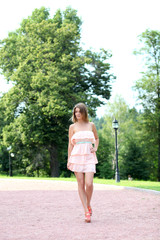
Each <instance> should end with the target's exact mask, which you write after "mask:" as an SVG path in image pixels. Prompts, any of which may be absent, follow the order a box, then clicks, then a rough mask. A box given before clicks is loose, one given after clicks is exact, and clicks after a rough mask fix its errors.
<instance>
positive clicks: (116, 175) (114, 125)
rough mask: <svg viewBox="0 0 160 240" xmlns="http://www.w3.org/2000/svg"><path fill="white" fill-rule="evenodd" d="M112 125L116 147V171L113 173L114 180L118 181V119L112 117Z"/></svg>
mask: <svg viewBox="0 0 160 240" xmlns="http://www.w3.org/2000/svg"><path fill="white" fill-rule="evenodd" d="M112 127H113V128H114V130H115V148H116V173H115V179H116V182H120V176H119V168H118V148H117V130H118V121H117V120H116V119H114V121H113V122H112Z"/></svg>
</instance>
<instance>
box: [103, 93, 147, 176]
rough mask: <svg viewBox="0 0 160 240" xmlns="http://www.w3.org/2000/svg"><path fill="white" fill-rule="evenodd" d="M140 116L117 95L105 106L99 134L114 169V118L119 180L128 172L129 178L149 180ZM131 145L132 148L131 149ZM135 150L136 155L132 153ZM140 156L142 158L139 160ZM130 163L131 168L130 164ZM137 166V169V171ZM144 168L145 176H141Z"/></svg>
mask: <svg viewBox="0 0 160 240" xmlns="http://www.w3.org/2000/svg"><path fill="white" fill-rule="evenodd" d="M140 117H141V114H140V113H138V112H137V110H136V109H135V108H131V109H130V108H129V106H128V105H127V104H126V102H125V100H124V99H123V98H122V97H121V96H119V95H117V96H116V97H115V99H114V101H113V102H112V103H111V102H108V103H107V104H106V113H105V115H104V117H103V118H104V119H103V121H102V120H101V122H103V124H102V127H101V129H100V130H99V133H101V134H102V136H103V138H104V139H106V141H107V142H108V143H109V145H108V149H107V148H106V156H107V157H108V152H109V158H110V159H111V160H112V169H115V161H116V159H115V130H114V129H113V128H112V122H113V120H114V118H116V119H117V120H118V123H119V129H118V155H119V160H118V161H119V168H120V176H121V179H126V178H127V177H128V172H130V175H131V176H134V177H136V178H137V179H142V178H143V177H144V179H149V175H150V172H149V165H148V160H146V158H145V156H144V155H142V152H143V151H144V149H145V150H146V145H145V142H144V141H142V138H141V126H140V124H139V118H140ZM133 143H134V144H133ZM132 144H133V147H132ZM136 149H137V151H138V152H137V154H134V151H136ZM141 156H142V158H141ZM131 162H132V167H130V163H131ZM137 166H138V168H139V169H137ZM141 167H142V169H143V168H144V167H145V174H142V172H143V170H142V169H140V168H141Z"/></svg>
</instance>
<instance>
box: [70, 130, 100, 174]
mask: <svg viewBox="0 0 160 240" xmlns="http://www.w3.org/2000/svg"><path fill="white" fill-rule="evenodd" d="M71 143H72V144H73V145H74V147H73V149H72V152H71V156H70V158H69V159H68V162H69V167H68V168H69V169H70V170H71V171H72V172H94V173H95V172H96V164H97V163H98V160H97V157H96V153H95V152H93V153H92V152H91V150H90V149H91V147H92V146H93V145H92V144H94V143H95V137H94V134H93V132H92V131H78V132H76V133H74V134H73V136H72V138H71Z"/></svg>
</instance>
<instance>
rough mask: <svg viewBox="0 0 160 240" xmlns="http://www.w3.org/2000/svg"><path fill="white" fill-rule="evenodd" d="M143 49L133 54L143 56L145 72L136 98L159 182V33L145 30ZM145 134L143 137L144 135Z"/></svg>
mask: <svg viewBox="0 0 160 240" xmlns="http://www.w3.org/2000/svg"><path fill="white" fill-rule="evenodd" d="M139 39H140V42H141V43H142V44H143V47H142V48H141V49H140V50H139V51H135V54H141V55H142V54H143V56H145V66H146V71H145V72H143V73H142V78H141V79H140V80H138V81H137V82H136V84H135V89H136V90H138V93H139V96H138V98H139V99H140V101H141V104H142V106H143V108H144V113H143V126H144V128H145V132H146V134H147V136H148V142H149V143H151V144H149V148H148V153H150V155H152V154H153V153H152V151H153V147H152V146H153V145H154V146H157V147H156V148H157V150H156V151H154V152H155V153H156V154H157V156H155V157H154V158H153V160H152V161H153V162H154V159H157V161H156V162H154V169H158V171H157V178H158V181H160V32H159V31H154V30H149V29H147V30H146V31H145V32H143V33H142V34H141V35H140V36H139ZM146 134H145V135H146Z"/></svg>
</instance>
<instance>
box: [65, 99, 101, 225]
mask: <svg viewBox="0 0 160 240" xmlns="http://www.w3.org/2000/svg"><path fill="white" fill-rule="evenodd" d="M72 120H73V122H74V123H73V124H71V125H70V127H69V144H68V163H67V168H68V169H69V170H71V171H72V172H74V173H75V176H76V178H77V182H78V193H79V196H80V199H81V202H82V205H83V208H84V211H85V221H86V222H91V215H92V208H91V204H90V202H91V197H92V193H93V177H94V173H95V172H96V164H97V163H98V161H97V157H96V153H95V152H96V151H97V149H98V144H99V138H98V135H97V131H96V127H95V125H94V123H92V122H89V120H88V112H87V108H86V106H85V104H83V103H78V104H76V106H75V107H74V109H73V116H72ZM93 144H94V146H93Z"/></svg>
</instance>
